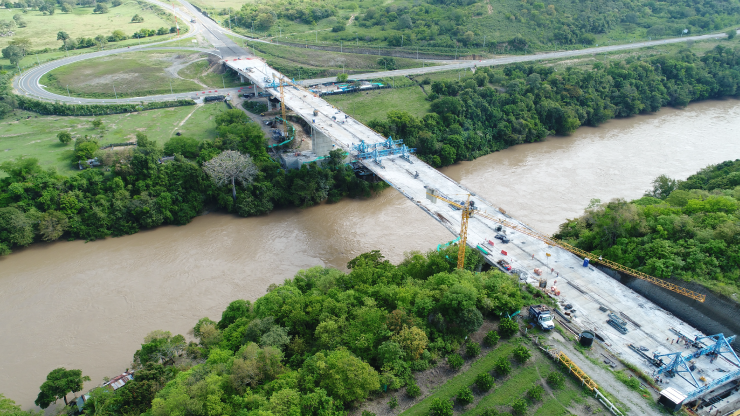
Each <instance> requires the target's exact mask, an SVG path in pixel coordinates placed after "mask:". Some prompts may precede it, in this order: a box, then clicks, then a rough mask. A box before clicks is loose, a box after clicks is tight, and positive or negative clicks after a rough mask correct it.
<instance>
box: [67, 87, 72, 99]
mask: <svg viewBox="0 0 740 416" xmlns="http://www.w3.org/2000/svg"><path fill="white" fill-rule="evenodd" d="M67 96H68V97H69V98H72V95H71V94H70V93H69V85H67Z"/></svg>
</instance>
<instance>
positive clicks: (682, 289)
mask: <svg viewBox="0 0 740 416" xmlns="http://www.w3.org/2000/svg"><path fill="white" fill-rule="evenodd" d="M427 195H429V196H432V197H434V198H437V199H439V200H441V201H444V202H447V203H448V204H450V205H452V206H454V207H457V208H460V209H461V210H463V224H464V225H463V228H464V229H465V236H466V237H467V231H468V230H467V225H468V218H469V217H472V216H474V215H475V216H478V217H482V218H485V219H487V220H489V221H493V222H495V223H497V224H501V225H503V226H504V227H506V228H510V229H513V230H516V231H517V232H520V233H522V234H526V235H528V236H530V237H534V238H536V239H538V240H540V241H543V242H544V243H545V244H548V245H551V246H557V247H560V248H562V249H564V250H567V251H569V252H571V253H573V254H575V255H576V256H579V257H582V258H588V259H589V261H590V262H592V263H601V264H603V265H604V266H606V267H609V268H611V269H614V270H618V271H620V272H622V273H626V274H628V275H630V276H634V277H636V278H638V279H641V280H645V281H647V282H650V283H652V284H654V285H657V286H660V287H662V288H664V289H668V290H670V291H672V292H675V293H678V294H681V295H684V296H686V297H689V298H691V299H694V300H698V301H699V302H704V301H705V300H706V298H707V297H706V295H703V294H701V293H698V292H694V291H693V290H689V289H686V288H685V287H681V286H679V285H676V284H673V283H670V282H666V281H665V280H663V279H658V278H657V277H654V276H650V275H649V274H645V273H643V272H641V271H638V270H634V269H631V268H629V267H627V266H623V265H621V264H619V263H616V262H613V261H611V260H607V259H604V258H602V257H601V256H595V255H594V254H592V253H589V252H587V251H585V250H581V249H580V248H577V247H573V246H572V245H570V244H568V243H566V242H563V241H560V240H558V239H555V238H552V237H549V236H547V235H545V234H542V233H540V232H537V231H534V230H532V229H531V228H527V227H523V226H521V225H518V224H514V223H511V222H509V221H506V220H504V219H500V218H496V217H494V216H493V215H491V214H488V213H486V212H484V211H481V210H473V209H470V208H468V209H469V211H467V212H466V211H465V207H469V206H470V202H469V201H470V196H468V202H466V204H465V205H461V204H459V203H457V202H455V201H451V200H449V199H447V198H445V197H443V196H440V195H437V194H436V193H435V192H434V191H431V192H430V191H429V190H427ZM461 236H462V231H461ZM461 239H462V238H461ZM462 243H463V244H462V245H463V246H464V245H465V242H464V241H463V242H462ZM463 255H464V254H463ZM458 268H459V259H458Z"/></svg>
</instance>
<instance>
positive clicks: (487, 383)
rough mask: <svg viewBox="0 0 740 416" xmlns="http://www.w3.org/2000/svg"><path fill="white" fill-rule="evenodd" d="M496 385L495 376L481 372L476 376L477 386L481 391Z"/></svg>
mask: <svg viewBox="0 0 740 416" xmlns="http://www.w3.org/2000/svg"><path fill="white" fill-rule="evenodd" d="M494 385H495V383H494V382H493V377H491V375H490V374H488V373H480V374H478V375H477V376H476V377H475V387H477V388H478V390H479V391H481V392H486V391H489V390H491V389H492V388H493V386H494Z"/></svg>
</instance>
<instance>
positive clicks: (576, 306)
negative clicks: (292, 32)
mask: <svg viewBox="0 0 740 416" xmlns="http://www.w3.org/2000/svg"><path fill="white" fill-rule="evenodd" d="M224 63H225V64H226V65H227V66H228V67H230V68H231V69H233V70H234V71H236V72H237V73H239V74H240V75H241V76H242V77H243V78H247V79H249V80H250V81H251V82H252V83H253V84H254V85H255V88H259V89H261V90H263V91H267V92H269V93H270V94H271V95H273V96H274V97H275V98H278V99H280V98H282V105H284V106H287V107H288V108H290V109H291V110H292V111H293V112H294V113H295V114H297V115H299V116H300V117H302V118H303V119H304V120H305V121H306V122H307V123H308V124H309V125H310V126H311V130H312V134H311V137H312V144H313V151H314V152H315V153H316V154H317V155H318V156H325V155H327V154H328V153H329V152H330V151H331V150H332V149H338V148H339V149H342V150H344V152H346V153H348V154H349V157H350V158H351V159H352V160H354V161H358V162H359V163H361V164H363V165H364V166H365V167H366V168H367V169H368V170H369V171H372V172H373V173H374V174H375V175H377V176H378V177H379V178H381V179H382V180H384V181H385V182H387V183H388V184H390V185H391V186H393V187H394V188H395V189H396V190H398V191H399V192H401V193H402V194H403V195H405V196H406V197H407V198H408V199H409V200H410V201H411V202H413V203H414V204H415V205H416V206H418V207H419V208H421V209H422V210H424V211H425V212H426V213H428V214H429V215H430V216H431V217H432V218H434V220H436V221H437V222H439V223H440V224H441V225H442V226H444V227H445V228H447V229H448V230H449V231H450V232H451V233H452V234H454V235H460V234H463V235H462V242H463V243H466V244H467V245H468V246H469V247H471V248H473V249H475V250H477V251H478V252H479V253H480V254H481V255H482V256H483V257H484V258H485V260H486V261H487V262H488V263H489V264H491V265H493V266H495V267H499V268H502V269H504V270H506V271H509V270H513V271H517V272H519V274H520V280H522V281H524V280H528V281H529V283H532V284H533V285H540V287H542V286H543V285H544V289H545V291H547V292H548V293H550V294H551V295H553V296H555V297H556V298H557V299H558V300H559V301H560V302H561V304H562V305H566V304H567V305H569V306H570V307H569V308H568V310H569V312H568V316H567V317H566V316H563V317H562V318H564V319H565V320H567V322H568V323H567V324H566V325H567V326H568V327H569V329H571V330H573V328H575V331H574V332H576V333H578V331H582V330H589V331H593V332H594V333H596V334H598V338H601V340H603V342H602V344H604V345H605V346H606V348H608V350H609V351H610V352H611V353H612V354H614V355H615V356H617V357H619V358H620V359H623V360H625V361H628V362H631V363H633V364H634V365H636V366H637V367H638V368H639V369H640V370H642V371H643V372H644V373H645V374H649V375H652V376H654V377H655V379H656V380H658V386H659V387H660V389H661V390H664V391H669V392H674V391H675V392H678V393H677V396H676V395H674V396H671V397H672V398H673V399H674V400H676V397H678V399H680V401H682V402H684V403H688V402H690V401H692V400H695V399H697V398H701V397H711V396H712V395H716V394H717V392H718V391H720V390H722V389H725V388H727V386H728V385H730V382H731V381H735V380H737V379H739V378H740V360H738V358H737V356H735V353H734V352H732V349H731V348H729V343H728V342H726V341H727V339H725V338H724V336H723V335H722V334H716V335H715V334H709V335H715V336H714V337H713V338H711V337H710V338H707V336H706V334H702V333H701V332H700V331H698V330H697V329H695V328H693V327H691V326H690V325H688V324H686V323H685V322H683V321H682V320H680V319H678V318H676V317H675V316H673V315H672V314H671V313H669V312H667V311H665V310H663V309H662V308H660V307H658V306H657V305H655V304H653V303H652V302H651V301H649V300H648V299H646V298H644V297H643V296H641V295H640V294H638V293H636V292H634V291H633V290H631V289H629V288H628V287H626V286H624V285H622V284H621V283H619V282H618V281H617V280H615V279H613V278H611V277H609V276H608V275H607V274H605V273H604V272H602V271H601V270H599V269H598V268H596V267H594V266H593V265H592V264H589V262H588V261H586V260H584V258H583V257H586V256H588V253H583V252H580V251H579V250H577V249H575V248H573V247H570V246H568V245H567V244H564V243H561V242H558V241H555V240H553V239H551V238H549V237H547V236H545V235H544V234H541V233H539V232H537V231H536V230H534V229H532V228H531V227H529V226H528V225H526V224H524V223H522V222H521V221H518V220H516V219H515V218H512V217H511V216H509V215H507V214H506V213H505V212H504V211H503V210H501V209H499V208H498V207H496V206H495V205H494V204H493V203H491V202H490V201H487V200H486V199H484V198H483V197H481V196H480V195H477V194H476V193H475V192H474V191H472V190H470V189H467V188H466V187H464V186H463V185H461V184H459V183H457V182H455V181H454V180H452V179H450V178H449V177H447V176H445V175H444V174H442V173H441V172H439V171H438V170H437V169H434V168H433V167H431V166H429V165H427V164H426V163H424V162H423V161H421V160H419V159H418V158H417V157H415V156H414V155H413V149H408V148H406V147H405V146H404V145H403V144H402V143H400V141H398V140H393V139H392V138H387V137H383V136H382V135H380V134H378V133H377V132H375V131H374V130H372V129H370V128H369V127H367V126H365V125H363V124H362V123H360V122H358V121H356V120H355V119H353V118H352V117H350V116H349V115H348V114H345V113H343V112H341V111H339V110H338V109H336V108H335V107H333V106H332V105H331V104H329V103H327V102H326V101H324V100H323V99H321V98H319V97H318V96H317V95H315V94H314V93H312V92H310V91H309V90H307V89H305V88H303V87H300V86H298V85H295V84H294V83H293V82H290V81H288V79H287V78H286V77H284V76H283V75H282V74H280V73H279V72H278V71H277V70H275V69H273V68H271V67H270V66H268V65H267V64H266V63H265V62H264V61H263V60H261V59H259V58H254V57H243V58H231V59H226V60H225V61H224ZM463 201H466V202H463ZM468 201H469V202H468ZM467 207H471V208H473V209H472V210H470V211H469V212H470V213H471V214H470V215H469V216H467V215H461V214H464V213H465V212H467V211H466V209H467ZM461 208H462V209H461ZM463 222H466V223H467V227H462V225H463ZM496 235H499V236H500V237H501V236H504V238H503V239H502V240H504V241H506V240H508V242H507V243H503V242H502V241H501V240H496V239H495V238H494V236H496ZM389 237H390V238H392V236H390V235H389ZM576 254H578V255H580V257H579V256H578V255H576ZM591 262H592V263H605V265H606V266H609V267H610V268H613V269H617V270H619V271H622V272H625V271H626V272H627V273H629V274H632V275H633V276H635V277H638V278H641V279H644V280H648V281H652V282H653V283H655V284H658V285H660V286H663V287H664V288H666V289H668V290H672V291H673V292H677V293H681V294H682V295H684V296H688V297H689V298H693V299H695V300H696V301H699V302H703V301H704V295H702V294H699V293H695V292H692V291H690V290H686V289H683V288H681V287H680V286H675V285H672V284H670V283H667V282H665V281H663V280H659V279H655V278H651V277H650V276H646V275H642V276H641V275H640V273H639V272H636V271H634V270H629V269H626V268H622V267H620V266H619V265H616V264H609V262H608V261H606V260H602V259H594V258H592V259H591ZM651 279H653V280H651ZM731 340H732V339H730V341H731ZM733 385H734V384H733Z"/></svg>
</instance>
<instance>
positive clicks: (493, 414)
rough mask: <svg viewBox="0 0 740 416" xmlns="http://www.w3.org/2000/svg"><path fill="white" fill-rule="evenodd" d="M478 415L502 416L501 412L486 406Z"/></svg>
mask: <svg viewBox="0 0 740 416" xmlns="http://www.w3.org/2000/svg"><path fill="white" fill-rule="evenodd" d="M478 416H503V414H501V413H499V412H498V410H496V409H494V408H493V407H486V408H485V409H483V410H482V411H481V412H480V413H479V414H478Z"/></svg>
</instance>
